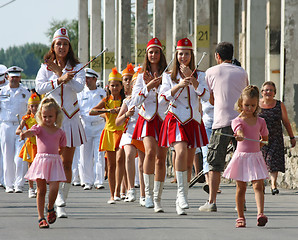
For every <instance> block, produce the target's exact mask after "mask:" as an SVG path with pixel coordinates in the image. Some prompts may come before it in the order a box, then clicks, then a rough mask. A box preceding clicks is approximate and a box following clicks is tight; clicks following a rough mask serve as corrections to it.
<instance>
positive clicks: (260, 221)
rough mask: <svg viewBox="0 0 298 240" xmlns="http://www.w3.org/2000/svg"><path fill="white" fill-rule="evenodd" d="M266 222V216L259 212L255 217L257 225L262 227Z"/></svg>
mask: <svg viewBox="0 0 298 240" xmlns="http://www.w3.org/2000/svg"><path fill="white" fill-rule="evenodd" d="M267 222H268V218H267V217H266V216H265V215H264V214H263V213H260V214H259V215H258V217H257V226H259V227H264V226H265V225H266V223H267Z"/></svg>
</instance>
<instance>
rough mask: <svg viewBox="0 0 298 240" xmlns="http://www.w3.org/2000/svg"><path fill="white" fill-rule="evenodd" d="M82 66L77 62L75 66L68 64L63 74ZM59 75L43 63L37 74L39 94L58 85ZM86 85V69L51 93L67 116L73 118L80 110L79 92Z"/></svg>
mask: <svg viewBox="0 0 298 240" xmlns="http://www.w3.org/2000/svg"><path fill="white" fill-rule="evenodd" d="M81 67H82V65H81V64H77V65H76V66H75V67H74V68H73V67H71V66H70V65H69V63H67V64H66V66H65V68H64V69H63V70H62V75H64V74H65V73H66V72H68V71H77V70H79V69H80V68H81ZM57 80H58V76H57V75H56V74H55V73H54V72H53V71H51V70H49V69H48V68H47V65H46V64H42V65H41V68H40V69H39V71H38V73H37V76H36V91H37V92H38V93H39V94H45V93H47V92H50V91H51V90H53V89H55V88H57V87H58V82H57ZM84 86H85V71H83V70H82V71H80V72H78V73H77V74H76V75H75V77H74V78H73V79H72V80H70V81H69V82H68V83H66V84H63V85H61V87H59V89H57V90H55V91H54V92H52V93H51V94H50V96H51V97H53V98H54V99H55V100H56V101H57V102H58V104H59V105H60V106H61V108H62V110H63V112H64V113H65V115H66V117H68V118H69V119H71V118H72V117H73V116H74V115H75V114H76V113H78V112H79V110H80V109H79V105H78V99H77V93H79V92H81V91H82V90H83V88H84Z"/></svg>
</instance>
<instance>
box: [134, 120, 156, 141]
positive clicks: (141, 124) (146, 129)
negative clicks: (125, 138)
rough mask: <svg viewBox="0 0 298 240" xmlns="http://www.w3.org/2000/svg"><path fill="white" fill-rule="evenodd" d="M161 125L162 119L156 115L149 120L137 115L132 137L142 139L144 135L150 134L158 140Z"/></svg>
mask: <svg viewBox="0 0 298 240" xmlns="http://www.w3.org/2000/svg"><path fill="white" fill-rule="evenodd" d="M161 125H162V120H161V118H160V117H159V116H158V115H156V116H155V117H154V118H153V119H152V120H150V121H147V120H146V119H145V118H143V117H142V116H140V115H139V118H138V120H137V123H136V127H135V130H134V132H133V134H132V139H137V140H142V139H143V138H144V137H147V136H151V137H154V138H155V139H156V141H158V138H159V134H160V129H161Z"/></svg>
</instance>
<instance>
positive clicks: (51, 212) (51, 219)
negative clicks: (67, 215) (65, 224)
mask: <svg viewBox="0 0 298 240" xmlns="http://www.w3.org/2000/svg"><path fill="white" fill-rule="evenodd" d="M56 218H57V215H56V211H55V209H54V208H52V209H50V210H49V209H48V216H47V219H48V222H49V224H53V223H54V222H55V221H56Z"/></svg>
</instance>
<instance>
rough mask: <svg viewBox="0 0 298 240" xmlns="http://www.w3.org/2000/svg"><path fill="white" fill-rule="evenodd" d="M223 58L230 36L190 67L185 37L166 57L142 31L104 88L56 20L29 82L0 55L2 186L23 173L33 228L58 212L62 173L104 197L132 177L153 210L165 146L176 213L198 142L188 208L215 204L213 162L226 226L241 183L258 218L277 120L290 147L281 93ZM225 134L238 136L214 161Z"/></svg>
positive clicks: (276, 149)
mask: <svg viewBox="0 0 298 240" xmlns="http://www.w3.org/2000/svg"><path fill="white" fill-rule="evenodd" d="M232 58H233V45H232V44H231V43H228V42H221V43H219V44H218V45H217V47H216V50H215V60H216V62H217V65H216V66H213V67H210V68H209V69H208V70H207V71H206V72H202V71H200V70H198V69H197V68H198V66H196V62H195V57H194V49H193V46H192V42H191V41H190V40H189V39H188V38H183V39H180V40H179V41H178V42H177V46H176V51H175V55H174V57H173V60H172V61H171V62H170V63H169V64H167V61H166V58H165V55H164V53H163V51H162V45H161V42H160V41H159V39H158V38H153V39H151V40H150V41H149V42H148V44H147V48H146V56H145V59H144V64H143V66H141V67H137V68H135V67H134V66H133V65H132V64H128V65H127V67H126V68H125V69H124V70H123V71H121V72H120V71H118V70H117V69H116V68H113V69H112V72H111V73H110V74H109V78H108V85H107V86H106V87H105V90H104V89H102V88H101V87H100V86H98V84H97V80H98V77H99V75H98V73H97V72H95V71H94V70H92V69H90V68H85V69H83V65H82V64H80V62H79V61H78V59H77V58H76V57H75V55H74V52H73V50H72V47H71V44H70V40H69V37H68V33H67V30H66V29H65V28H60V29H58V30H57V31H56V32H55V34H54V36H53V41H52V44H51V48H50V50H49V52H48V53H47V54H46V55H45V56H44V63H43V64H42V65H41V68H40V69H39V71H38V73H37V76H36V89H35V90H36V92H33V93H31V94H30V93H29V91H28V90H27V89H26V88H25V87H24V86H22V84H20V80H21V72H22V71H23V70H22V69H21V68H20V67H18V66H13V67H10V68H8V69H7V68H6V67H5V66H4V65H0V88H1V90H0V98H1V109H0V117H1V118H0V121H1V125H0V126H1V129H0V131H1V132H0V134H1V148H0V158H1V159H0V160H1V161H0V184H1V185H2V186H3V187H5V191H6V192H7V193H13V192H15V193H22V192H23V187H24V184H25V181H26V179H27V180H28V184H29V191H28V196H29V198H35V197H36V198H37V210H38V222H39V223H38V226H39V227H40V228H49V224H53V223H54V222H55V221H56V218H57V217H59V218H66V217H67V212H66V206H67V204H66V202H67V197H68V193H69V190H70V187H71V184H73V185H80V186H83V187H84V190H90V189H91V188H92V187H95V188H96V189H102V188H104V181H105V179H106V178H107V179H108V183H109V190H110V198H109V199H108V201H107V203H108V204H115V203H116V202H117V201H121V200H124V201H126V202H134V201H136V199H137V196H136V189H135V186H136V185H139V186H140V191H139V192H140V196H139V203H140V205H141V206H144V207H146V208H153V209H154V212H156V213H160V212H164V210H163V207H162V201H161V200H162V192H163V189H164V182H165V179H166V158H167V153H168V149H169V148H171V149H172V151H173V165H174V169H175V179H176V182H177V197H176V212H177V214H178V215H186V214H187V213H186V209H188V208H189V202H188V189H189V183H190V180H191V173H192V168H193V165H194V158H195V154H196V151H197V150H198V149H201V150H202V153H203V172H204V174H205V179H206V183H207V184H206V185H205V186H204V190H205V191H206V192H208V193H209V200H208V201H207V202H206V203H205V204H204V205H203V206H201V207H200V208H199V210H200V211H206V212H210V211H217V206H216V196H217V193H218V192H219V185H220V180H221V173H222V172H224V173H223V177H225V178H228V179H233V180H235V181H236V208H237V211H238V218H237V220H236V227H245V226H246V221H245V216H244V208H245V192H246V186H247V182H252V185H253V189H254V191H255V198H256V205H257V209H258V215H257V225H258V226H265V225H266V223H267V221H268V218H267V216H266V215H265V214H264V180H265V179H267V178H268V177H269V173H270V176H271V191H272V194H273V195H275V194H278V193H279V190H278V189H277V183H276V179H277V174H278V172H279V171H280V172H284V171H285V161H284V153H283V148H284V143H283V135H282V128H281V126H282V125H281V123H283V124H284V126H285V128H286V130H287V132H288V134H289V136H290V139H291V145H292V147H294V146H295V144H296V141H295V137H294V135H293V131H292V128H291V125H290V122H289V119H288V116H287V112H286V108H285V106H284V104H283V103H282V102H280V101H278V100H275V99H274V96H275V93H276V88H275V85H274V83H273V82H271V81H268V82H265V83H264V84H263V86H262V88H261V94H262V98H261V99H259V89H258V88H257V87H256V86H252V85H249V80H248V76H247V73H246V72H245V70H244V69H243V68H242V67H241V66H239V62H237V63H238V64H233V62H232ZM172 62H173V64H172V65H171V63H172ZM237 111H238V113H237ZM259 112H260V113H259ZM20 117H21V119H20ZM19 138H20V139H21V140H24V141H25V142H24V141H22V142H20V141H19ZM235 140H236V141H235ZM231 142H232V143H233V144H235V145H236V142H238V144H237V147H236V146H235V147H236V150H235V152H234V154H233V157H232V159H231V161H230V162H229V164H228V166H226V153H227V148H228V145H229V144H230V143H231ZM26 162H27V163H26ZM136 179H137V183H136ZM34 182H35V184H36V188H37V189H36V190H35V189H34ZM47 184H48V186H49V194H48V203H47V204H46V199H45V198H46V193H47ZM45 206H46V217H45V213H44V209H45Z"/></svg>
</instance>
